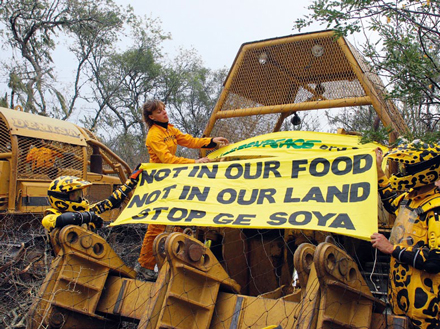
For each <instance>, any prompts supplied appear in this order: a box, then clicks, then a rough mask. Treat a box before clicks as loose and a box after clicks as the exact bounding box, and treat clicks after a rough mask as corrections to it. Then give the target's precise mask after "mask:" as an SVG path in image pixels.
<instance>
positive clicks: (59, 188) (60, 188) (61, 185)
mask: <svg viewBox="0 0 440 329" xmlns="http://www.w3.org/2000/svg"><path fill="white" fill-rule="evenodd" d="M91 185H92V183H90V182H88V181H85V180H82V179H80V178H78V177H75V176H61V177H58V178H56V179H54V180H53V181H52V182H51V183H50V185H49V189H48V190H47V195H48V197H49V203H50V205H51V206H52V207H53V208H55V209H58V210H60V211H62V212H65V211H87V210H88V208H89V201H88V200H87V199H85V198H83V197H82V196H81V197H79V198H76V199H75V200H73V201H72V200H71V199H70V198H69V195H70V194H71V193H72V192H73V193H75V192H74V191H78V190H83V189H85V188H86V187H89V186H91Z"/></svg>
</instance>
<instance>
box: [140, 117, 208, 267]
mask: <svg viewBox="0 0 440 329" xmlns="http://www.w3.org/2000/svg"><path fill="white" fill-rule="evenodd" d="M145 144H146V146H147V150H148V154H149V155H150V162H151V163H175V164H180V163H195V160H194V159H187V158H182V157H177V156H175V154H176V151H177V145H180V146H185V147H188V148H194V149H195V148H213V147H215V144H213V142H212V138H195V137H192V136H191V135H188V134H184V133H182V132H181V131H180V130H179V129H177V128H175V127H174V126H173V125H172V124H170V123H168V126H167V128H164V127H162V126H159V125H157V124H154V125H153V126H151V127H150V129H149V131H148V135H147V140H146V142H145ZM165 227H166V225H159V224H148V229H147V233H146V234H145V237H144V241H143V243H142V248H141V252H140V255H139V259H138V261H139V264H140V265H141V266H142V267H144V268H146V269H149V270H154V266H155V265H156V260H155V258H154V255H153V242H154V239H155V238H156V237H157V236H158V235H159V234H160V233H162V232H164V231H165Z"/></svg>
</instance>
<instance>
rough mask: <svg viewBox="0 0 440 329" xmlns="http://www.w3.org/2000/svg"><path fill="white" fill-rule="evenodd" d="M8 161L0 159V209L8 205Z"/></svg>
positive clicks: (4, 208)
mask: <svg viewBox="0 0 440 329" xmlns="http://www.w3.org/2000/svg"><path fill="white" fill-rule="evenodd" d="M9 172H10V169H9V161H5V160H0V211H1V210H6V208H7V207H8V195H9V189H8V187H9Z"/></svg>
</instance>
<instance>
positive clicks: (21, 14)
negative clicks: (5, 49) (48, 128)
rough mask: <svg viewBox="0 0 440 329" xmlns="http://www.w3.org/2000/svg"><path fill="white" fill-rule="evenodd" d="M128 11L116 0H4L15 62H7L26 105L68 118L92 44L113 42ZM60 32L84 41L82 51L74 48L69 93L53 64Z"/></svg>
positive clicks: (2, 13)
mask: <svg viewBox="0 0 440 329" xmlns="http://www.w3.org/2000/svg"><path fill="white" fill-rule="evenodd" d="M125 16H126V14H122V13H121V11H120V8H119V7H118V6H116V5H115V4H114V3H113V2H112V1H111V0H96V1H95V0H94V1H90V0H85V1H71V0H60V1H55V0H53V1H50V0H4V1H3V2H2V5H1V7H0V20H1V23H2V25H4V27H5V33H4V35H3V37H4V39H5V41H6V43H7V44H8V45H9V46H10V47H11V49H12V50H13V52H14V55H13V57H12V63H10V64H9V63H4V65H5V67H6V69H7V70H8V75H9V77H10V79H9V87H10V88H11V89H12V92H11V94H12V95H14V96H16V97H17V98H18V101H17V102H18V103H20V104H22V105H24V108H25V111H29V112H33V113H38V114H41V115H49V116H55V117H60V118H62V119H66V118H68V117H69V116H70V115H71V114H72V112H73V109H74V107H75V102H76V101H77V99H78V97H79V91H80V89H81V88H82V84H83V83H84V82H83V81H81V74H82V73H83V70H84V65H85V63H86V61H87V59H88V57H89V56H90V54H91V49H94V48H102V47H105V46H106V45H107V46H108V45H111V44H112V41H114V40H115V35H116V34H115V33H116V31H117V30H118V29H120V27H121V26H122V23H123V19H124V17H125ZM60 35H61V36H60ZM59 36H60V37H65V36H74V37H77V38H78V40H80V43H81V45H82V46H83V51H82V52H76V53H75V55H76V58H77V68H76V72H75V74H74V81H73V82H72V84H73V88H71V90H73V92H72V97H71V98H70V99H66V97H65V93H64V92H63V90H61V89H60V88H59V87H58V86H59V83H58V82H57V79H56V71H55V68H54V66H53V59H52V55H53V51H54V50H55V48H56V46H57V41H58V40H59V39H58V37H59ZM15 51H17V53H16V52H15ZM13 104H14V103H13V101H12V102H11V105H13Z"/></svg>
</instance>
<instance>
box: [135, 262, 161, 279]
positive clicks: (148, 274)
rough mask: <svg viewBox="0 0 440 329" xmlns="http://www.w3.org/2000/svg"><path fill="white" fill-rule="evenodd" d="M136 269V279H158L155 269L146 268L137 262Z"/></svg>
mask: <svg viewBox="0 0 440 329" xmlns="http://www.w3.org/2000/svg"><path fill="white" fill-rule="evenodd" d="M134 270H135V271H136V273H137V275H136V279H140V280H145V281H156V279H157V275H158V273H157V272H155V271H154V270H150V269H148V268H144V267H142V266H141V264H139V263H136V265H135V267H134Z"/></svg>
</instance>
